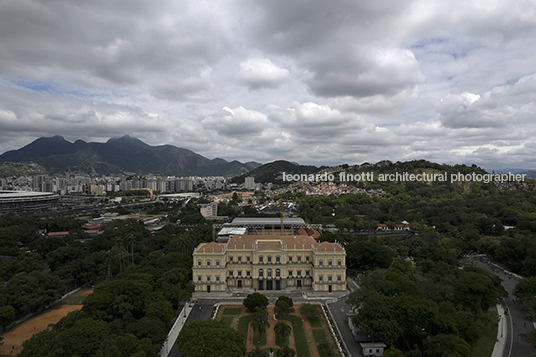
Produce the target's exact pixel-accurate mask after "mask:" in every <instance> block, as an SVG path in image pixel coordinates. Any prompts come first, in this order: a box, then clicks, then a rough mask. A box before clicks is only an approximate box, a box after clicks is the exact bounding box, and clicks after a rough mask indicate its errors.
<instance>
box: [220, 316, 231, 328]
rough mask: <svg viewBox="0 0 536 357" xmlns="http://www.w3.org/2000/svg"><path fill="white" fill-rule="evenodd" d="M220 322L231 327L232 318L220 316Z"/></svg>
mask: <svg viewBox="0 0 536 357" xmlns="http://www.w3.org/2000/svg"><path fill="white" fill-rule="evenodd" d="M221 321H222V322H225V323H226V324H227V325H229V326H231V323H232V322H233V317H232V316H222V318H221Z"/></svg>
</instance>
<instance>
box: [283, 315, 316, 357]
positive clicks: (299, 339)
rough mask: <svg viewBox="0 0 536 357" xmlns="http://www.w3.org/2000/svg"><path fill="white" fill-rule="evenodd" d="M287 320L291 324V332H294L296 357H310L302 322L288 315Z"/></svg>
mask: <svg viewBox="0 0 536 357" xmlns="http://www.w3.org/2000/svg"><path fill="white" fill-rule="evenodd" d="M288 320H289V321H290V323H291V324H292V331H293V332H294V342H295V343H296V354H297V357H311V353H310V352H309V344H308V343H307V336H306V335H305V329H304V328H303V322H302V320H301V319H300V318H299V317H298V316H296V315H289V316H288Z"/></svg>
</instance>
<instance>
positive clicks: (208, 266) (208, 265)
mask: <svg viewBox="0 0 536 357" xmlns="http://www.w3.org/2000/svg"><path fill="white" fill-rule="evenodd" d="M207 268H210V260H207Z"/></svg>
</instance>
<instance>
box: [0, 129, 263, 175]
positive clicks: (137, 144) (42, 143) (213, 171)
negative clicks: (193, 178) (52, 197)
mask: <svg viewBox="0 0 536 357" xmlns="http://www.w3.org/2000/svg"><path fill="white" fill-rule="evenodd" d="M2 161H4V162H34V163H37V164H39V165H41V166H43V167H44V168H45V169H46V170H47V171H48V172H49V173H63V172H68V171H70V172H85V173H88V174H94V173H97V174H109V173H120V172H134V173H137V174H147V173H152V174H155V175H160V174H162V175H175V176H190V175H201V176H220V175H221V176H223V175H239V174H241V173H245V172H248V171H250V170H252V169H254V168H256V167H258V166H259V165H260V164H259V163H256V162H247V163H241V162H238V161H236V160H235V161H231V162H228V161H226V160H223V159H220V158H215V159H213V160H210V159H208V158H206V157H204V156H201V155H199V154H196V153H195V152H193V151H190V150H187V149H183V148H178V147H176V146H173V145H160V146H150V145H147V144H146V143H144V142H143V141H141V140H139V139H136V138H132V137H130V136H128V135H125V136H123V137H121V138H112V139H110V140H108V141H107V142H106V143H86V142H85V141H82V140H77V141H75V142H74V143H71V142H69V141H67V140H65V139H64V138H63V137H61V136H59V135H56V136H53V137H50V138H39V139H37V140H35V141H34V142H32V143H30V144H28V145H26V146H25V147H23V148H20V149H18V150H11V151H8V152H5V153H3V154H2V155H0V162H2Z"/></svg>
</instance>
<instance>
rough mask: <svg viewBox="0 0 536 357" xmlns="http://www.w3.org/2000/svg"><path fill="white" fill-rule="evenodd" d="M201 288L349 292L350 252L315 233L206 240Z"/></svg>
mask: <svg viewBox="0 0 536 357" xmlns="http://www.w3.org/2000/svg"><path fill="white" fill-rule="evenodd" d="M193 261H194V266H193V282H194V284H195V285H196V291H198V292H223V291H238V290H244V289H246V290H257V291H264V290H268V291H269V290H287V291H288V290H304V289H306V290H312V291H323V292H342V291H345V290H346V252H345V250H344V248H343V247H342V246H341V245H340V244H339V243H328V242H321V243H318V242H316V240H315V239H314V238H313V237H310V236H274V235H268V236H262V235H243V236H234V237H231V238H230V239H229V241H228V242H227V243H215V242H211V243H202V244H200V245H199V246H198V247H197V248H196V249H195V251H194V253H193Z"/></svg>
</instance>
